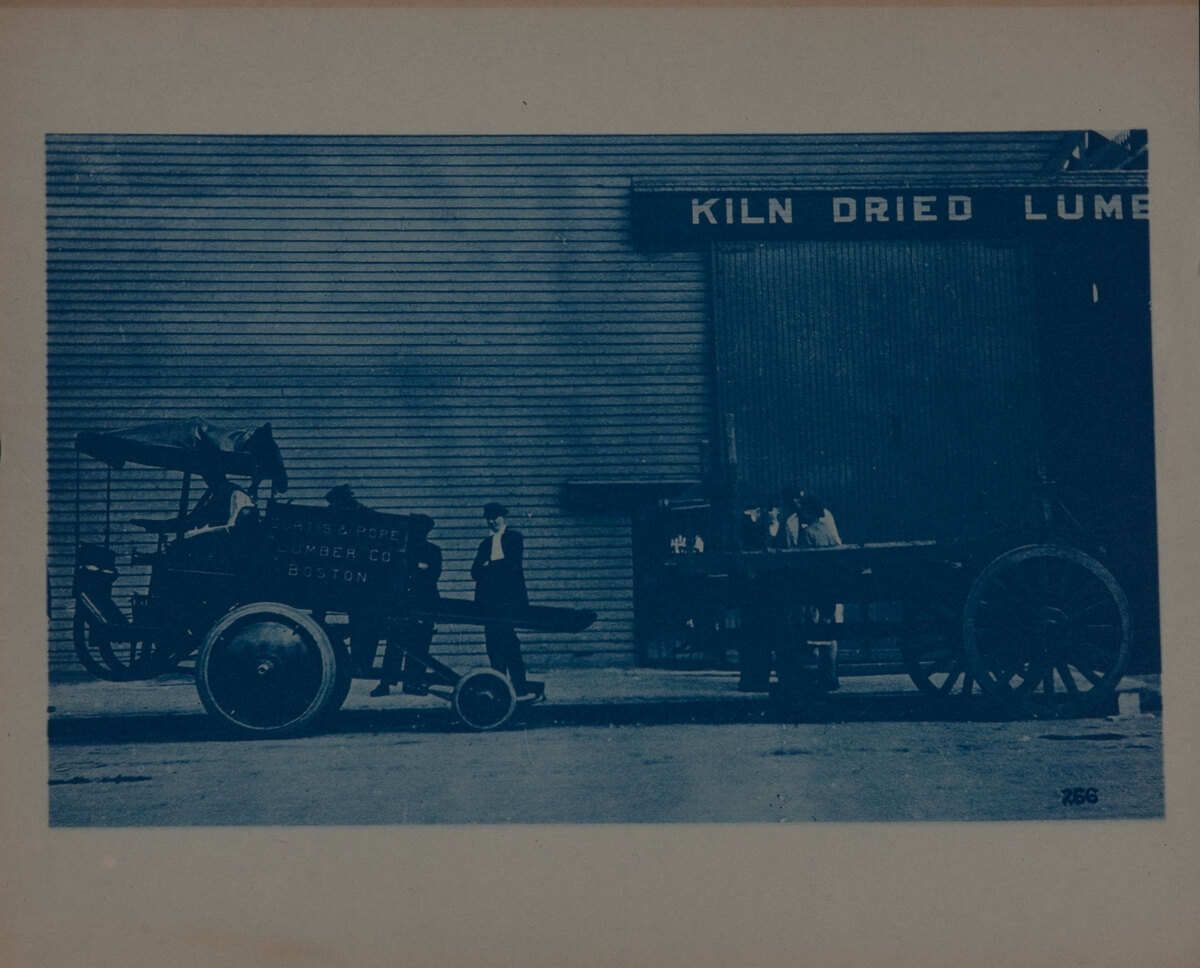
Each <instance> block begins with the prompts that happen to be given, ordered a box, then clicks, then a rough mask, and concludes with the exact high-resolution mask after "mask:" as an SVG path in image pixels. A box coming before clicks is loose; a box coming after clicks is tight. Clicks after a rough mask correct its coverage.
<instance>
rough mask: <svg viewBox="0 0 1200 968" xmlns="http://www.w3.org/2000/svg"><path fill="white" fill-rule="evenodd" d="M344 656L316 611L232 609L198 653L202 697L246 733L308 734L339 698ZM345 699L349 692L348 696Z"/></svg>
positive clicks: (272, 606)
mask: <svg viewBox="0 0 1200 968" xmlns="http://www.w3.org/2000/svg"><path fill="white" fill-rule="evenodd" d="M337 659H338V657H337V654H336V653H335V651H334V648H333V645H332V644H331V643H330V641H329V637H328V636H327V635H326V634H325V631H324V629H322V628H321V626H320V625H319V624H318V623H317V622H316V621H315V620H314V619H313V618H311V617H310V616H308V615H306V614H304V613H303V612H301V611H299V610H297V609H295V608H292V607H291V606H289V605H281V604H279V603H276V602H255V603H253V604H250V605H243V606H241V607H240V608H235V609H233V610H232V611H231V612H228V613H226V614H225V615H224V616H223V617H222V618H221V619H219V620H218V621H217V623H216V624H215V625H214V626H213V627H212V629H211V630H210V631H209V633H208V635H207V636H206V637H205V639H204V644H203V645H202V646H201V648H200V653H199V655H198V656H197V659H196V688H197V690H198V692H199V693H200V701H201V702H202V703H204V708H205V709H207V710H208V711H209V713H210V714H212V715H213V716H214V717H215V718H216V719H217V720H219V721H220V722H221V723H222V724H223V725H224V726H226V727H227V728H229V729H232V730H233V731H235V732H237V733H240V734H241V735H244V736H261V737H277V736H292V735H295V734H297V733H301V732H304V731H305V730H306V729H308V728H310V727H311V726H312V725H313V724H314V723H315V721H316V720H317V719H318V718H319V717H320V716H321V715H322V714H323V713H324V712H325V711H326V709H327V707H328V706H330V705H331V704H332V702H333V700H334V699H335V698H336V695H337V692H338V687H339V684H340V682H341V680H340V679H339V676H338V666H339V663H338V661H337ZM343 698H344V697H343Z"/></svg>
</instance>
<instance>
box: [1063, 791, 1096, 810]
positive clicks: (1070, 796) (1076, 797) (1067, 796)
mask: <svg viewBox="0 0 1200 968" xmlns="http://www.w3.org/2000/svg"><path fill="white" fill-rule="evenodd" d="M1062 802H1063V806H1064V807H1081V806H1083V805H1084V804H1085V803H1099V802H1100V791H1099V790H1097V789H1096V788H1095V787H1068V788H1067V789H1065V790H1063V791H1062Z"/></svg>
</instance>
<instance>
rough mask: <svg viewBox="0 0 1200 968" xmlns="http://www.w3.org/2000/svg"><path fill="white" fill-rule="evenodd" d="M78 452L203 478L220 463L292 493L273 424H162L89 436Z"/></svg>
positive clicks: (199, 420)
mask: <svg viewBox="0 0 1200 968" xmlns="http://www.w3.org/2000/svg"><path fill="white" fill-rule="evenodd" d="M75 449H76V450H77V451H79V452H80V453H82V454H87V455H88V456H89V457H95V458H96V459H97V460H101V461H104V463H106V464H108V465H109V466H110V467H115V468H120V467H124V466H125V464H126V463H130V464H142V465H144V466H146V467H162V468H165V469H167V470H176V471H185V472H187V473H192V474H200V473H203V472H204V470H206V469H208V468H210V467H212V466H213V465H214V464H215V465H216V466H217V467H218V468H220V470H221V471H223V472H224V473H226V474H233V475H235V476H238V477H249V478H251V479H252V480H253V481H254V482H256V483H257V482H258V481H265V480H269V481H271V483H272V484H273V485H274V487H275V489H276V490H278V491H286V490H287V471H286V470H285V469H284V466H283V457H282V456H281V455H280V453H279V448H278V446H276V444H275V438H274V436H272V434H271V425H270V424H269V423H264V424H260V425H259V426H257V427H248V428H242V429H236V430H230V429H228V428H225V427H218V426H216V425H215V424H212V423H209V421H207V420H205V419H204V418H203V417H191V418H188V419H185V420H162V421H158V422H156V423H149V424H143V425H142V426H140V427H131V428H129V429H127V430H112V431H90V430H89V431H83V432H82V433H80V434H78V435H77V436H76V437H75Z"/></svg>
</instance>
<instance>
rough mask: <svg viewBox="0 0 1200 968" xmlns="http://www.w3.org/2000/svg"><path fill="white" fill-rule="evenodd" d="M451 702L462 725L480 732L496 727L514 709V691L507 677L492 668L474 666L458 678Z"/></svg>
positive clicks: (515, 695) (510, 714) (515, 703)
mask: <svg viewBox="0 0 1200 968" xmlns="http://www.w3.org/2000/svg"><path fill="white" fill-rule="evenodd" d="M451 703H452V704H453V706H454V713H455V715H457V716H458V718H459V720H461V722H462V724H463V725H464V726H468V727H470V728H471V729H476V730H481V731H482V730H488V729H499V728H500V727H501V726H503V725H504V724H505V723H507V722H508V721H509V720H510V719H511V718H512V714H513V712H514V711H516V708H517V694H516V693H515V692H513V687H512V684H511V683H510V682H509V681H508V679H507V678H506V677H505V676H502V675H501V674H500V673H499V672H496V671H495V670H494V669H474V670H472V671H471V672H468V673H467V674H466V675H465V676H463V677H462V678H461V679H459V680H458V684H457V685H455V687H454V695H453V697H452V698H451Z"/></svg>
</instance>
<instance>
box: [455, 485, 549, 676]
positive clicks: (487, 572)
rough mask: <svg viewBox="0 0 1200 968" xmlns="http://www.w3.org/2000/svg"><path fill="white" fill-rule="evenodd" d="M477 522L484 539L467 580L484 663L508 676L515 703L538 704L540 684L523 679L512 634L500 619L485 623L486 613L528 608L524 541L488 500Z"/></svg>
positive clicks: (522, 665) (502, 509) (504, 510)
mask: <svg viewBox="0 0 1200 968" xmlns="http://www.w3.org/2000/svg"><path fill="white" fill-rule="evenodd" d="M483 517H484V520H485V521H486V522H487V527H488V531H489V532H490V534H489V536H488V537H486V538H484V539H483V540H482V541H481V542H479V549H478V551H477V552H476V553H475V561H474V563H473V564H472V565H471V577H472V578H474V579H475V601H476V602H478V603H479V604H480V606H481V607H482V609H483V613H484V619H485V624H484V627H483V628H484V631H483V635H484V643H485V645H486V648H487V655H488V662H489V663H490V664H491V667H492V668H493V669H495V670H496V671H497V672H501V673H504V674H505V675H507V676H508V678H509V680H510V681H511V682H512V686H513V690H514V691H515V692H516V694H517V698H518V699H528V698H533V699H540V698H543V697H544V696H545V692H546V686H545V683H542V682H532V681H530V680H528V679H526V678H525V662H524V660H523V659H522V657H521V641H520V639H518V638H517V633H516V629H515V628H514V627H513V625H512V624H511V623H510V622H506V621H504V620H503V619H502V618H500V619H498V620H496V621H490V620H488V613H489V612H492V613H495V614H496V615H497V616H502V615H503V614H504V613H505V612H511V611H513V610H515V609H518V608H524V607H525V606H527V605H528V604H529V591H528V589H527V588H526V587H525V568H524V556H525V539H524V536H523V535H522V534H521V532H520V531H514V530H513V529H512V528H510V527H508V522H507V520H506V519H507V517H508V509H507V508H506V507H505V506H504V505H503V504H498V503H497V502H495V501H489V502H488V503H487V504H485V505H484V506H483Z"/></svg>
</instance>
